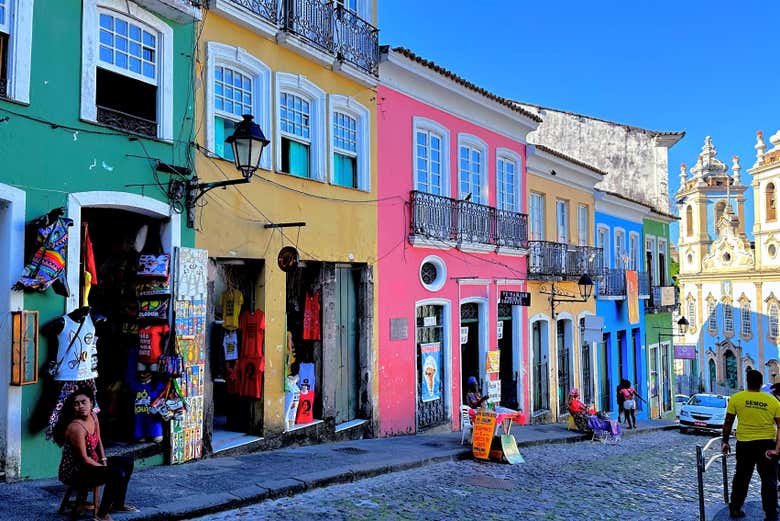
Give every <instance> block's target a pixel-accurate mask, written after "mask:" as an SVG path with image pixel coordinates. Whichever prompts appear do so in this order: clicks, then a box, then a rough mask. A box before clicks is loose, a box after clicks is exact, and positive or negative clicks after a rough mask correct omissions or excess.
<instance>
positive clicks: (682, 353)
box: [674, 344, 696, 360]
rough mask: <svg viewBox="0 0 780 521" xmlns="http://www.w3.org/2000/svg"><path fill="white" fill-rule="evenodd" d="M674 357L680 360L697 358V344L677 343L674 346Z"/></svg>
mask: <svg viewBox="0 0 780 521" xmlns="http://www.w3.org/2000/svg"><path fill="white" fill-rule="evenodd" d="M674 357H675V358H676V359H678V360H695V359H696V344H676V345H675V346H674Z"/></svg>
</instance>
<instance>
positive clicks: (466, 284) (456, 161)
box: [376, 48, 541, 436]
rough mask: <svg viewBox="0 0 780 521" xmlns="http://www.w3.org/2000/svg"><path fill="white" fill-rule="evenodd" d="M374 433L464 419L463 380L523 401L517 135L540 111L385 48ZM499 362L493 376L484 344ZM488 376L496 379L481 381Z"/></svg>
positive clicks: (522, 142)
mask: <svg viewBox="0 0 780 521" xmlns="http://www.w3.org/2000/svg"><path fill="white" fill-rule="evenodd" d="M377 120H378V142H379V147H378V158H379V167H378V168H379V174H378V183H379V198H380V202H379V205H378V206H379V210H378V212H379V247H378V255H379V262H378V282H379V317H378V320H377V321H376V322H377V323H378V324H379V360H378V366H379V422H380V434H381V435H383V436H389V435H394V434H404V433H410V432H417V431H420V430H424V429H427V428H430V427H434V426H437V425H447V424H449V425H451V426H452V428H453V429H458V428H459V419H458V418H459V407H460V405H461V404H462V403H464V399H465V395H466V382H467V380H468V378H469V377H470V376H475V377H477V378H478V379H479V385H480V386H481V389H482V392H483V394H484V393H487V392H488V389H489V388H492V389H493V392H494V393H495V392H496V390H497V389H496V383H495V382H500V394H501V404H502V405H505V406H508V407H511V408H518V407H519V408H521V409H523V410H525V411H527V410H528V403H529V402H528V400H529V397H528V388H529V384H528V371H527V365H528V341H527V340H528V317H527V312H526V309H527V308H525V307H523V306H521V305H519V300H518V299H520V298H521V295H520V294H519V292H524V291H526V256H527V250H526V248H527V224H528V222H527V215H526V214H525V213H524V212H525V211H526V200H527V197H526V135H527V134H528V133H529V132H531V131H533V130H534V129H535V128H536V126H537V125H538V124H539V123H540V122H541V119H540V118H538V117H537V116H535V115H533V114H530V113H528V112H526V111H524V110H523V109H520V108H517V107H515V106H514V105H513V104H512V103H510V102H508V101H507V100H505V99H503V98H500V97H498V96H495V95H493V94H491V93H489V92H487V91H485V90H484V89H481V88H479V87H477V86H476V85H473V84H471V83H469V82H467V81H465V80H464V79H462V78H460V77H458V76H456V75H454V74H452V73H451V72H449V71H447V70H445V69H443V68H441V67H439V66H437V65H435V64H434V63H432V62H429V61H427V60H424V59H421V58H419V57H417V56H416V55H414V54H413V53H411V52H410V51H408V50H406V49H401V48H396V49H392V50H391V49H389V48H383V49H382V61H381V65H380V87H379V89H378V93H377ZM490 351H498V353H497V355H492V356H494V357H495V359H498V360H499V362H500V364H499V371H498V372H497V373H488V367H487V359H488V354H487V353H488V352H490ZM490 381H492V382H493V383H492V384H491V383H489V382H490Z"/></svg>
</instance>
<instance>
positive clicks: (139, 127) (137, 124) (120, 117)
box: [97, 105, 157, 137]
mask: <svg viewBox="0 0 780 521" xmlns="http://www.w3.org/2000/svg"><path fill="white" fill-rule="evenodd" d="M97 120H98V122H99V123H102V124H104V125H106V126H109V127H113V128H116V129H119V130H124V131H126V132H131V133H133V134H142V135H144V136H149V137H155V136H157V122H156V121H152V120H150V119H144V118H141V117H138V116H134V115H132V114H127V113H125V112H121V111H119V110H114V109H110V108H108V107H101V106H100V105H98V106H97Z"/></svg>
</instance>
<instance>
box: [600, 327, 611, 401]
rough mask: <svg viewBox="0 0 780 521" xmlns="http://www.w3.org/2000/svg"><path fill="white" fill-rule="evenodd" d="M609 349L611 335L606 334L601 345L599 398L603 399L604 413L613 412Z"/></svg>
mask: <svg viewBox="0 0 780 521" xmlns="http://www.w3.org/2000/svg"><path fill="white" fill-rule="evenodd" d="M609 349H610V334H609V333H604V334H603V336H602V337H601V344H600V345H599V382H600V384H601V385H600V386H599V397H600V398H601V403H600V407H599V408H600V409H601V410H602V411H611V410H612V379H611V378H610V373H609Z"/></svg>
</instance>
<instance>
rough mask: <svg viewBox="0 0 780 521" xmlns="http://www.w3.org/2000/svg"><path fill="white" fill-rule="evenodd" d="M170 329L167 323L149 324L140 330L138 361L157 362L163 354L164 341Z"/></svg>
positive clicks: (144, 362)
mask: <svg viewBox="0 0 780 521" xmlns="http://www.w3.org/2000/svg"><path fill="white" fill-rule="evenodd" d="M168 331H170V328H169V327H168V326H167V325H164V324H163V325H159V326H149V327H144V328H141V329H139V330H138V361H139V362H141V363H143V364H156V363H157V361H158V360H160V356H162V347H163V341H164V340H165V337H166V335H167V334H168Z"/></svg>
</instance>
